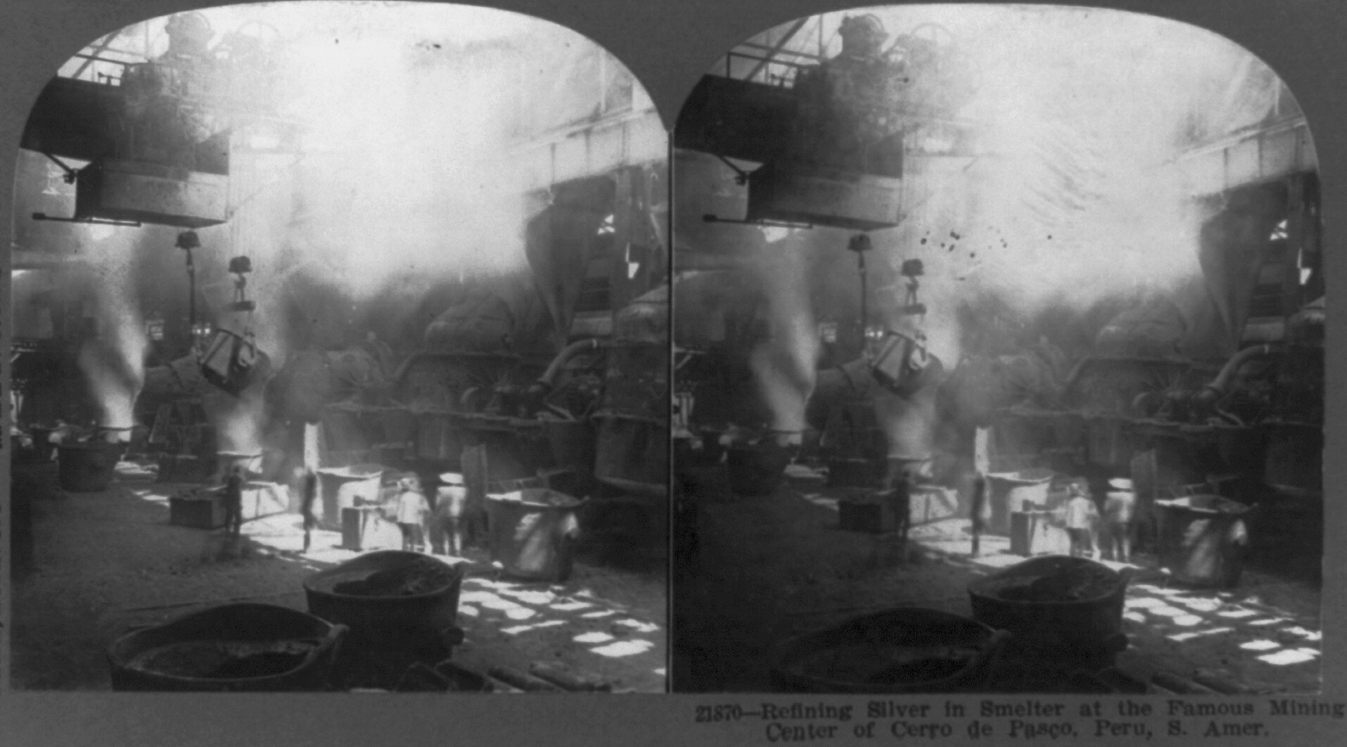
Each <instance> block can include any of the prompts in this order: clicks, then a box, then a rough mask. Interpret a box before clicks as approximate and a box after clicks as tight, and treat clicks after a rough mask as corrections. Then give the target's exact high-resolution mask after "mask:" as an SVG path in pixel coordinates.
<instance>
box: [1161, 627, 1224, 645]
mask: <svg viewBox="0 0 1347 747" xmlns="http://www.w3.org/2000/svg"><path fill="white" fill-rule="evenodd" d="M1234 630H1235V629H1234V628H1208V629H1207V630H1190V631H1188V632H1186V633H1175V634H1173V635H1167V636H1165V637H1166V638H1168V639H1169V640H1171V641H1174V642H1176V643H1183V642H1184V641H1191V640H1192V639H1194V638H1201V637H1202V636H1204V635H1219V634H1221V633H1233V632H1234Z"/></svg>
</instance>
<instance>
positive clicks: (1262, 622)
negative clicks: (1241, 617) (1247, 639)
mask: <svg viewBox="0 0 1347 747" xmlns="http://www.w3.org/2000/svg"><path fill="white" fill-rule="evenodd" d="M1284 622H1288V620H1287V619H1286V618H1284V617H1269V618H1268V619H1266V620H1254V621H1252V622H1247V623H1245V625H1257V626H1260V627H1261V626H1263V625H1276V624H1278V623H1284Z"/></svg>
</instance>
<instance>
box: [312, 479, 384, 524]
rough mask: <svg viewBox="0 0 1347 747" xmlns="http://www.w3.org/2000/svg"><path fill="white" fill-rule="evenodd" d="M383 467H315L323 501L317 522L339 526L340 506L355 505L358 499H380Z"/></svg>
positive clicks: (319, 491) (368, 500) (358, 503)
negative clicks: (318, 468) (317, 468)
mask: <svg viewBox="0 0 1347 747" xmlns="http://www.w3.org/2000/svg"><path fill="white" fill-rule="evenodd" d="M383 476H384V468H383V467H380V466H378V465H363V466H362V465H357V466H352V467H336V468H330V469H320V470H318V494H319V496H320V499H321V503H322V512H321V514H320V517H319V519H320V523H321V524H322V526H323V527H324V528H326V529H341V510H342V509H343V508H354V507H356V506H357V505H360V502H361V501H364V502H367V503H374V502H376V501H378V499H379V489H380V487H382V482H383Z"/></svg>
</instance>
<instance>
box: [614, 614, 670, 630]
mask: <svg viewBox="0 0 1347 747" xmlns="http://www.w3.org/2000/svg"><path fill="white" fill-rule="evenodd" d="M616 624H617V625H621V626H624V627H627V628H631V629H632V630H635V631H636V632H638V633H654V632H655V631H656V630H659V626H658V625H655V624H653V623H645V622H641V621H640V620H633V619H631V618H627V619H625V620H618V621H616Z"/></svg>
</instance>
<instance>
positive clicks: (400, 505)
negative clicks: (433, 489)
mask: <svg viewBox="0 0 1347 747" xmlns="http://www.w3.org/2000/svg"><path fill="white" fill-rule="evenodd" d="M398 491H399V493H398V500H397V515H396V519H397V523H398V529H400V530H402V549H403V550H406V551H408V552H421V551H422V550H424V549H425V531H424V530H423V527H424V526H425V524H426V517H427V516H429V515H430V502H429V501H427V500H426V495H425V493H423V492H421V484H420V480H418V479H417V478H416V477H415V476H414V475H413V476H408V477H404V478H402V479H401V480H399V481H398Z"/></svg>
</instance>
